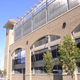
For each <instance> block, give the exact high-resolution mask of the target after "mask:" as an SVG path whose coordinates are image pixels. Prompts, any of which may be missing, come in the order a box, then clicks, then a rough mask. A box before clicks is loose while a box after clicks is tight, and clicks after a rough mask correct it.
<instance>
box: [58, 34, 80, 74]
mask: <svg viewBox="0 0 80 80" xmlns="http://www.w3.org/2000/svg"><path fill="white" fill-rule="evenodd" d="M58 52H59V54H60V56H59V59H60V61H59V63H60V64H61V65H62V68H63V70H64V71H65V72H66V73H67V74H68V75H73V73H74V71H75V69H76V62H77V61H78V60H79V57H80V56H79V53H80V50H79V48H78V47H77V43H74V40H73V39H72V38H71V35H69V34H67V35H65V36H64V41H63V42H62V43H60V44H59V50H58Z"/></svg>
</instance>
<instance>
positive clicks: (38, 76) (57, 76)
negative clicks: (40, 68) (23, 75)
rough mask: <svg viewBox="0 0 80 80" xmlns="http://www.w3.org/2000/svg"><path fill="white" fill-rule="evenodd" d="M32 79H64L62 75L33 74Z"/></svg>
mask: <svg viewBox="0 0 80 80" xmlns="http://www.w3.org/2000/svg"><path fill="white" fill-rule="evenodd" d="M32 80H62V75H60V74H59V75H58V74H54V75H50V76H49V75H47V74H33V75H32Z"/></svg>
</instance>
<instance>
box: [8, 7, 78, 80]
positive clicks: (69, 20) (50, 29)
mask: <svg viewBox="0 0 80 80" xmlns="http://www.w3.org/2000/svg"><path fill="white" fill-rule="evenodd" d="M64 22H66V27H65V28H64V29H63V28H62V25H63V23H64ZM79 24H80V6H78V7H76V8H74V9H72V10H70V11H68V12H66V13H65V14H62V15H61V16H59V17H57V18H56V19H54V20H52V21H50V22H48V23H47V24H45V25H43V26H42V27H40V28H39V29H37V30H35V31H34V32H32V33H30V34H28V35H26V36H25V37H23V38H21V39H20V40H18V41H16V42H15V43H14V44H12V45H10V47H9V48H10V57H11V54H13V52H14V50H16V49H17V48H20V47H21V48H24V49H25V50H26V56H25V58H26V63H25V68H26V73H25V75H26V76H25V78H26V79H25V80H31V51H30V47H31V46H32V45H33V44H34V43H35V42H36V41H37V40H38V39H40V38H41V37H43V36H46V35H51V34H52V35H58V36H60V37H61V40H63V36H64V35H65V34H71V35H72V32H73V31H74V29H75V28H76V27H77V26H78V25H79ZM26 41H28V44H26ZM10 63H11V58H10ZM10 66H11V64H10V65H9V68H10V70H9V73H11V67H10ZM16 76H17V75H16ZM41 77H42V76H41ZM33 78H35V79H36V76H33ZM12 80H13V79H12ZM16 80H17V78H16ZM69 80H70V79H69Z"/></svg>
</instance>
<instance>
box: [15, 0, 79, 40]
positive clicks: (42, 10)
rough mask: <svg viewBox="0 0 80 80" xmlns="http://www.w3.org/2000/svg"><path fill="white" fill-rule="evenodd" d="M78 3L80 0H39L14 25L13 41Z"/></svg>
mask: <svg viewBox="0 0 80 80" xmlns="http://www.w3.org/2000/svg"><path fill="white" fill-rule="evenodd" d="M79 4H80V0H39V1H38V3H37V4H35V5H37V6H36V7H35V5H34V6H33V7H32V8H31V9H30V10H29V11H27V12H26V14H24V15H23V17H22V18H21V19H20V21H19V22H18V23H17V24H16V25H15V29H14V34H15V35H14V41H17V40H18V39H20V38H22V37H23V36H25V35H27V34H28V33H30V32H32V31H34V30H35V29H37V28H39V27H40V26H42V25H43V24H45V23H47V22H48V21H50V20H52V19H54V18H56V17H58V16H59V15H61V14H63V13H64V12H66V11H68V10H70V9H72V8H73V7H75V6H77V5H79Z"/></svg>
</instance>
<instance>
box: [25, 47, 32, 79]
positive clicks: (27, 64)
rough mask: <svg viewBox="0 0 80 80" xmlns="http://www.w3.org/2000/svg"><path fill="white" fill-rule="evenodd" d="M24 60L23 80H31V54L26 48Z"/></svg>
mask: <svg viewBox="0 0 80 80" xmlns="http://www.w3.org/2000/svg"><path fill="white" fill-rule="evenodd" d="M25 59H26V60H25V70H26V72H25V80H31V52H30V49H29V48H26V55H25Z"/></svg>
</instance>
